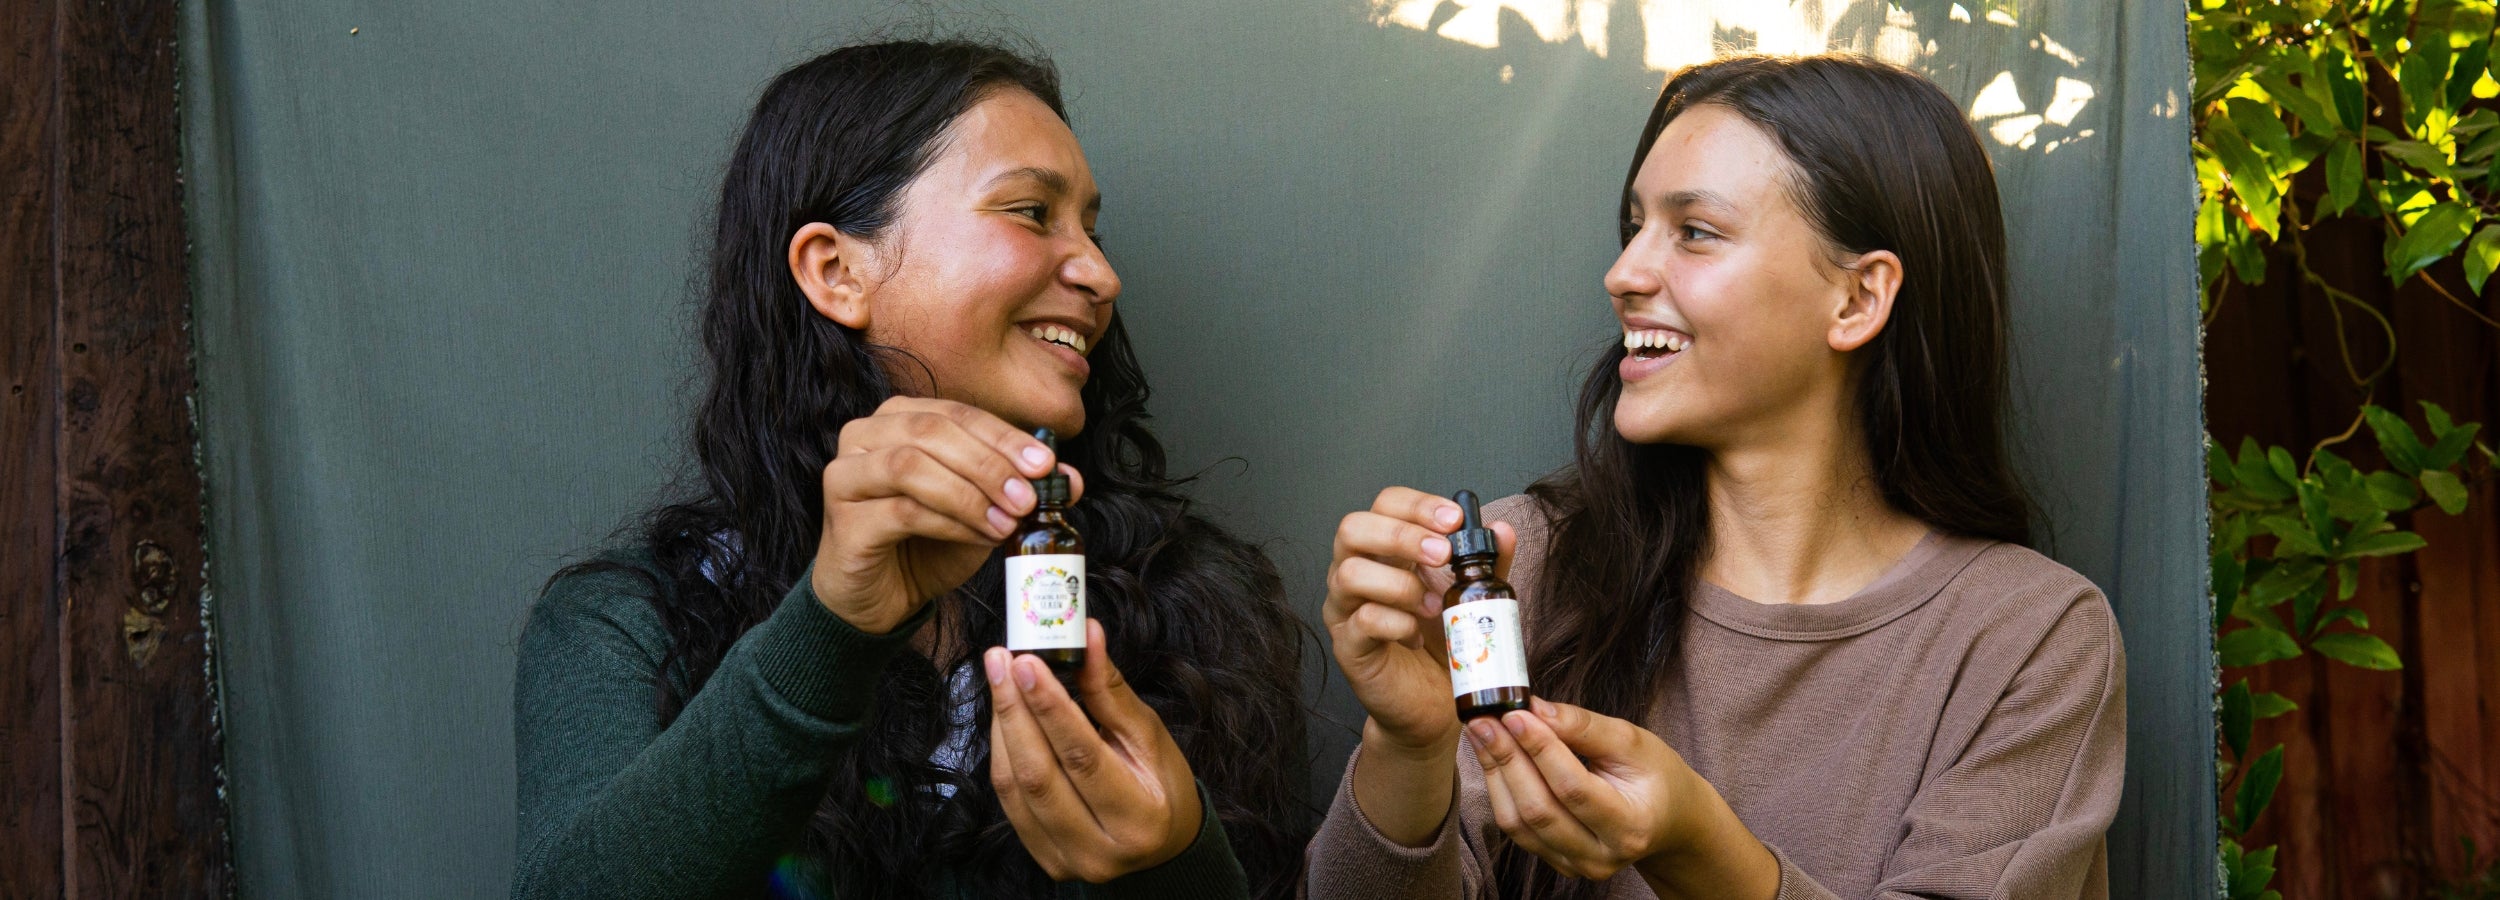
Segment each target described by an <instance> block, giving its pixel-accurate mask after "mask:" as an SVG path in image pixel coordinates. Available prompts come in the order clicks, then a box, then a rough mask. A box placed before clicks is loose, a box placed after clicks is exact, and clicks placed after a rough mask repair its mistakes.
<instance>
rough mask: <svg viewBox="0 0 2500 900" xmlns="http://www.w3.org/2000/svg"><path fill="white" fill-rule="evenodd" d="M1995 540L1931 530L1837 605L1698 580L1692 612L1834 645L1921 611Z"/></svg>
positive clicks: (1760, 633) (1752, 630)
mask: <svg viewBox="0 0 2500 900" xmlns="http://www.w3.org/2000/svg"><path fill="white" fill-rule="evenodd" d="M1994 543H1995V542H1994V541H1988V540H1981V539H1977V538H1967V537H1959V536H1955V535H1950V534H1946V533H1944V532H1941V531H1936V530H1933V529H1930V530H1929V531H1928V532H1927V536H1926V537H1923V538H1920V539H1919V542H1918V544H1917V545H1915V546H1912V547H1911V548H1910V552H1908V553H1905V554H1902V556H1901V558H1900V559H1898V560H1895V561H1894V562H1893V564H1892V566H1891V567H1890V568H1887V569H1885V570H1884V574H1882V575H1879V576H1876V578H1875V580H1874V581H1872V582H1869V583H1868V584H1867V585H1866V586H1865V587H1862V588H1859V589H1858V592H1857V593H1855V594H1851V595H1849V596H1848V597H1846V598H1844V599H1841V600H1839V601H1836V602H1832V603H1817V604H1811V605H1809V604H1800V603H1762V602H1758V601H1755V600H1752V599H1748V598H1746V597H1744V596H1742V595H1739V594H1737V593H1736V592H1734V591H1730V590H1728V589H1726V588H1723V587H1720V586H1718V585H1715V584H1711V583H1710V582H1708V581H1699V582H1697V584H1698V585H1699V586H1698V588H1697V589H1696V590H1694V591H1693V594H1692V599H1691V603H1692V609H1693V612H1694V613H1696V614H1698V615H1700V616H1701V617H1702V618H1704V619H1708V620H1710V621H1711V622H1714V623H1717V624H1719V625H1721V626H1723V627H1726V628H1728V629H1730V630H1733V631H1738V632H1742V633H1744V634H1750V635H1753V636H1755V637H1761V638H1769V639H1771V640H1782V641H1832V640H1839V639H1842V638H1848V637H1855V636H1857V635H1861V634H1865V633H1867V632H1869V631H1873V630H1875V629H1877V628H1880V627H1883V626H1884V624H1885V623H1888V622H1891V621H1893V620H1895V619H1898V618H1900V617H1902V616H1904V615H1908V614H1909V612H1910V611H1911V610H1914V609H1917V608H1919V607H1920V606H1921V605H1924V604H1925V603H1926V602H1927V601H1928V600H1930V599H1933V598H1934V597H1935V596H1936V595H1937V594H1938V593H1941V592H1942V591H1943V590H1944V586H1945V585H1947V584H1950V583H1952V581H1953V579H1954V577H1955V576H1957V575H1960V574H1961V573H1962V570H1963V569H1965V568H1968V567H1969V566H1970V564H1971V561H1972V560H1974V559H1977V558H1978V557H1979V553H1980V551H1982V550H1986V549H1987V548H1988V547H1989V546H1991V545H1993V544H1994Z"/></svg>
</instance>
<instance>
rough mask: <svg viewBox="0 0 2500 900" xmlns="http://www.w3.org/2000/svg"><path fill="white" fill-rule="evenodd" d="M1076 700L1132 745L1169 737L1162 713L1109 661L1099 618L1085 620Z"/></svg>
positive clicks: (1150, 744) (1111, 730)
mask: <svg viewBox="0 0 2500 900" xmlns="http://www.w3.org/2000/svg"><path fill="white" fill-rule="evenodd" d="M1076 695H1077V702H1078V703H1081V704H1084V706H1085V711H1086V712H1087V713H1089V714H1091V715H1092V716H1093V718H1094V724H1096V725H1099V726H1101V727H1102V729H1103V730H1105V731H1108V732H1111V733H1112V734H1114V735H1116V736H1119V737H1121V738H1124V739H1126V740H1125V741H1124V743H1126V744H1128V745H1129V746H1132V747H1142V746H1153V745H1154V744H1156V743H1159V742H1165V741H1169V740H1171V736H1170V735H1169V734H1167V733H1166V732H1165V731H1164V729H1163V717H1161V716H1158V715H1155V711H1154V708H1153V707H1150V706H1147V705H1146V701H1145V700H1144V699H1142V698H1139V697H1138V696H1137V692H1136V691H1135V690H1132V689H1130V688H1129V686H1128V678H1127V677H1126V676H1123V675H1121V674H1120V669H1119V667H1118V666H1114V665H1112V664H1111V649H1110V638H1109V637H1108V636H1106V635H1105V634H1104V633H1103V630H1102V621H1101V620H1099V619H1092V618H1088V619H1086V620H1085V668H1084V669H1083V670H1082V671H1080V672H1078V673H1077V676H1076Z"/></svg>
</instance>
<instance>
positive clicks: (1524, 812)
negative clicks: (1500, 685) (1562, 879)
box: [1467, 713, 1620, 879]
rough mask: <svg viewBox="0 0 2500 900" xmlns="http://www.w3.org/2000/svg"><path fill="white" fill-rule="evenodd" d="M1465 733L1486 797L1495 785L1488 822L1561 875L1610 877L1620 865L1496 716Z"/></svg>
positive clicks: (1472, 723) (1483, 720)
mask: <svg viewBox="0 0 2500 900" xmlns="http://www.w3.org/2000/svg"><path fill="white" fill-rule="evenodd" d="M1513 715H1517V714H1516V713H1514V714H1513ZM1467 733H1468V735H1469V736H1470V737H1472V738H1474V739H1475V740H1476V759H1477V761H1478V762H1480V763H1482V764H1483V765H1484V780H1485V785H1486V787H1485V791H1486V794H1487V796H1488V797H1490V796H1491V795H1492V792H1493V790H1494V788H1493V784H1494V783H1495V782H1499V783H1500V784H1501V791H1502V796H1503V801H1502V803H1501V804H1497V805H1496V806H1495V809H1494V813H1493V820H1494V823H1495V824H1497V825H1500V826H1501V828H1502V831H1503V832H1504V833H1506V834H1509V835H1510V837H1511V839H1512V840H1514V841H1518V842H1519V843H1520V846H1521V847H1522V848H1523V849H1527V850H1528V851H1529V852H1531V853H1535V854H1536V855H1537V856H1538V857H1540V858H1542V859H1544V860H1545V861H1546V862H1547V863H1550V864H1552V865H1554V867H1555V868H1557V869H1562V870H1564V871H1565V873H1566V874H1570V875H1573V876H1574V877H1578V878H1592V879H1602V878H1607V877H1612V876H1613V875H1614V871H1615V869H1618V868H1620V866H1618V865H1615V864H1613V863H1610V862H1608V860H1610V859H1611V858H1612V854H1611V853H1609V852H1607V851H1606V849H1605V845H1604V843H1603V842H1601V841H1599V840H1598V838H1597V835H1596V834H1595V833H1594V832H1592V831H1590V830H1589V827H1588V826H1587V825H1585V824H1583V823H1582V822H1581V821H1580V819H1579V818H1578V817H1577V816H1574V815H1573V814H1572V812H1571V810H1569V809H1567V808H1565V807H1564V805H1563V804H1562V802H1561V801H1560V800H1557V799H1555V797H1554V793H1553V790H1552V788H1551V787H1550V786H1549V785H1547V783H1546V781H1545V776H1544V773H1543V772H1541V771H1539V770H1538V768H1537V766H1536V763H1535V762H1533V761H1532V760H1530V759H1529V758H1528V755H1527V753H1526V752H1525V751H1524V750H1522V749H1521V748H1520V746H1519V744H1518V742H1517V741H1516V740H1515V739H1514V738H1513V736H1512V734H1511V732H1510V730H1509V729H1508V728H1506V727H1504V726H1503V724H1502V723H1501V722H1500V721H1499V720H1496V719H1491V718H1483V719H1477V720H1476V721H1474V722H1471V723H1469V724H1468V726H1467ZM1505 806H1506V807H1507V810H1505V809H1504V808H1503V807H1505Z"/></svg>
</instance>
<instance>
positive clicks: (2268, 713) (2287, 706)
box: [2248, 691, 2300, 719]
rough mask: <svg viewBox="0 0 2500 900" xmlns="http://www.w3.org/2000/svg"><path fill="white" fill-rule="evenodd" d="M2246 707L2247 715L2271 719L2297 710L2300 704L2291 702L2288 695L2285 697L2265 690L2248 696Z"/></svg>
mask: <svg viewBox="0 0 2500 900" xmlns="http://www.w3.org/2000/svg"><path fill="white" fill-rule="evenodd" d="M2248 709H2249V715H2251V716H2254V717H2256V718H2259V719H2271V718H2274V717H2276V716H2279V715H2282V714H2284V713H2288V712H2294V711H2297V710H2299V709H2300V704H2298V703H2294V702H2292V700H2291V698H2289V697H2285V696H2283V695H2281V694H2277V693H2275V692H2273V691H2267V692H2265V693H2262V694H2256V695H2253V696H2251V697H2249V698H2248Z"/></svg>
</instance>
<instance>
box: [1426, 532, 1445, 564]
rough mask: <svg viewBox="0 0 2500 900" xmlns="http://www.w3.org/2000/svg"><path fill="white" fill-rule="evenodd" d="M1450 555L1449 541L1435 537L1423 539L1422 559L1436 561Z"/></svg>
mask: <svg viewBox="0 0 2500 900" xmlns="http://www.w3.org/2000/svg"><path fill="white" fill-rule="evenodd" d="M1449 555H1450V542H1449V541H1447V540H1443V539H1441V538H1437V537H1428V538H1425V539H1424V560H1425V561H1426V562H1438V561H1440V560H1441V559H1442V558H1444V557H1447V556H1449Z"/></svg>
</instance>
